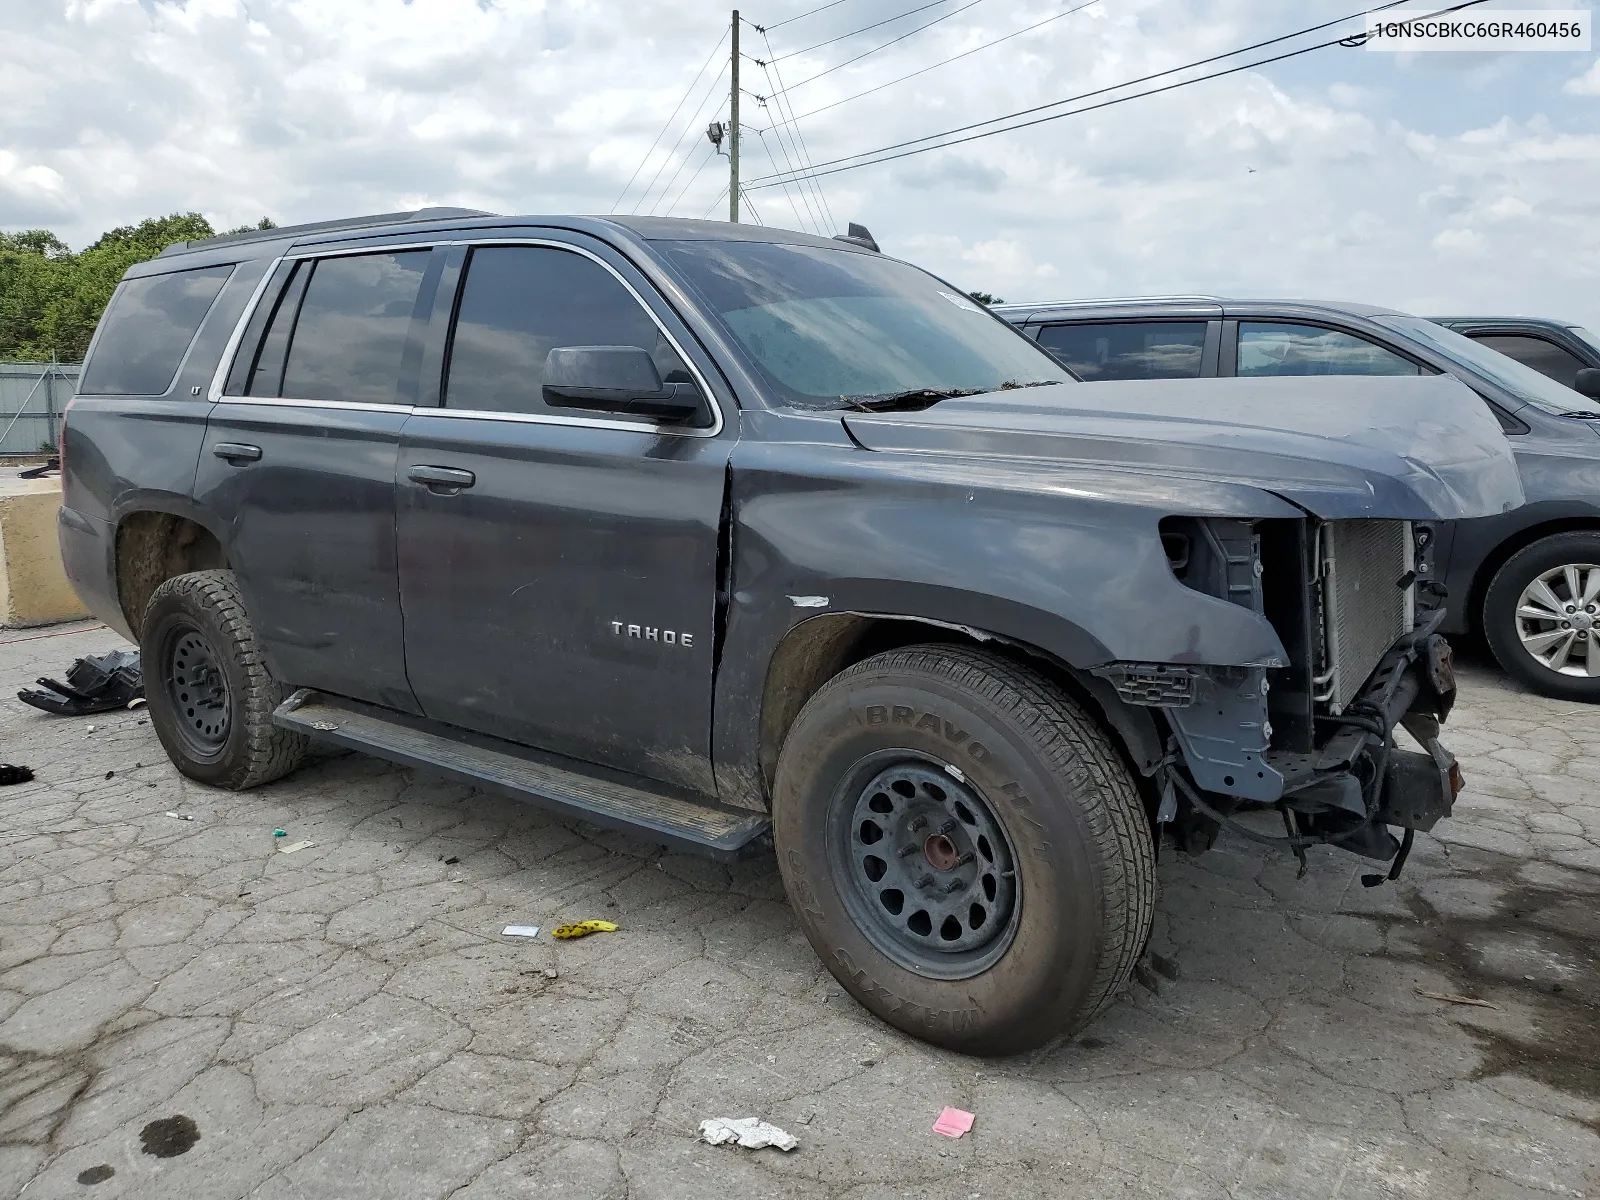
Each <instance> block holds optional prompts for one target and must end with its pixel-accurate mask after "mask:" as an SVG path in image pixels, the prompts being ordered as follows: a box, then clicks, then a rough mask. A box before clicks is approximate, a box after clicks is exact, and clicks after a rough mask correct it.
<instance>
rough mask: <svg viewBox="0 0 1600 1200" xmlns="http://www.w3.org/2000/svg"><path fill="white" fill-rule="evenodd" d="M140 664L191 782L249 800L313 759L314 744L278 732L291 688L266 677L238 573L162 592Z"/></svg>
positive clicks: (208, 575) (198, 578) (167, 743)
mask: <svg viewBox="0 0 1600 1200" xmlns="http://www.w3.org/2000/svg"><path fill="white" fill-rule="evenodd" d="M139 660H140V664H141V666H142V667H143V670H144V681H145V699H146V701H147V703H148V705H149V708H150V723H151V724H152V725H153V726H155V731H156V736H157V737H158V738H160V739H161V745H162V747H163V748H164V749H165V750H166V752H167V757H168V758H170V759H171V760H172V763H173V765H174V766H176V767H177V768H178V770H180V771H181V772H183V773H184V774H185V775H187V776H188V777H189V778H190V779H193V780H196V781H198V782H200V783H206V784H210V785H212V786H213V787H221V788H229V789H231V790H233V791H243V790H245V789H246V788H252V787H256V786H257V785H259V784H263V783H269V782H271V781H272V780H274V779H277V778H279V777H280V776H283V775H287V774H288V773H289V772H290V771H292V770H294V769H295V767H297V766H299V765H300V761H301V760H302V759H303V758H304V757H305V753H306V745H307V739H306V738H305V737H304V736H303V735H302V734H298V733H293V732H291V731H289V730H286V729H279V728H278V727H277V726H276V725H274V724H273V723H272V710H273V709H275V708H277V706H278V705H279V704H281V703H282V702H283V699H284V697H285V696H286V695H287V689H286V688H285V687H284V686H283V685H282V684H280V683H278V681H277V680H275V679H273V677H272V676H271V674H270V673H268V671H267V666H266V659H265V657H264V655H263V654H262V651H261V643H260V642H259V641H257V640H256V635H255V630H254V628H253V627H252V626H251V624H250V618H249V617H248V616H246V615H245V611H244V603H243V601H242V600H241V599H240V598H239V585H238V581H237V579H235V577H234V574H233V572H232V571H196V572H194V573H193V574H189V575H179V576H176V577H175V578H172V579H169V580H167V581H166V582H165V583H163V584H162V585H161V586H160V587H158V588H156V590H155V594H154V595H152V596H151V597H150V603H149V605H148V607H146V609H145V616H144V627H143V629H142V631H141V634H140V638H139Z"/></svg>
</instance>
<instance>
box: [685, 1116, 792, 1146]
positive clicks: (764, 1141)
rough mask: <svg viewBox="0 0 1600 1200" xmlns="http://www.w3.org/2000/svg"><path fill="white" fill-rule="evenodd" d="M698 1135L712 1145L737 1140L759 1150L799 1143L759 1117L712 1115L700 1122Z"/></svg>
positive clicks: (740, 1143) (742, 1144)
mask: <svg viewBox="0 0 1600 1200" xmlns="http://www.w3.org/2000/svg"><path fill="white" fill-rule="evenodd" d="M700 1137H701V1139H702V1140H704V1141H707V1142H710V1143H711V1144H712V1145H713V1146H721V1145H723V1144H724V1143H726V1142H738V1143H739V1145H741V1146H743V1147H744V1148H745V1149H746V1150H760V1149H762V1148H763V1147H765V1146H776V1147H777V1148H778V1149H779V1150H786V1151H787V1150H793V1149H794V1148H795V1147H796V1146H798V1145H799V1144H800V1143H799V1142H797V1141H795V1139H794V1137H793V1136H792V1135H791V1134H787V1133H785V1132H784V1131H783V1130H781V1129H779V1128H778V1127H777V1126H776V1125H768V1124H767V1123H766V1122H765V1121H763V1120H762V1119H761V1118H760V1117H712V1118H711V1119H710V1120H708V1121H701V1122H700Z"/></svg>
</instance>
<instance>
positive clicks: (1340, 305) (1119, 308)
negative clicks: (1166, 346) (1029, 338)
mask: <svg viewBox="0 0 1600 1200" xmlns="http://www.w3.org/2000/svg"><path fill="white" fill-rule="evenodd" d="M994 311H995V312H998V313H1000V314H1001V315H1002V316H1004V317H1006V318H1007V319H1008V320H1012V321H1016V320H1021V319H1025V318H1028V317H1036V316H1047V315H1048V316H1056V315H1060V316H1085V315H1090V314H1099V313H1127V314H1130V315H1131V314H1134V313H1138V314H1143V315H1146V316H1149V315H1152V314H1159V315H1170V316H1230V315H1232V314H1234V313H1236V312H1266V313H1282V314H1284V315H1286V316H1287V315H1291V314H1292V315H1297V316H1313V315H1315V314H1317V313H1319V312H1320V313H1326V314H1331V315H1336V316H1345V317H1377V316H1385V315H1393V316H1401V315H1404V314H1402V313H1400V312H1399V311H1398V310H1396V309H1393V308H1384V307H1380V306H1377V305H1373V304H1358V303H1355V302H1354V301H1345V300H1293V299H1283V298H1279V299H1275V300H1254V299H1238V298H1233V297H1224V296H1113V297H1106V298H1103V299H1091V300H1056V301H1050V302H1046V303H1038V304H999V305H996V306H995V309H994Z"/></svg>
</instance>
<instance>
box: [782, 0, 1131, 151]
mask: <svg viewBox="0 0 1600 1200" xmlns="http://www.w3.org/2000/svg"><path fill="white" fill-rule="evenodd" d="M1099 3H1100V0H1088V2H1087V3H1085V4H1080V5H1078V7H1077V8H1069V9H1066V10H1065V11H1063V12H1058V13H1056V14H1055V16H1053V17H1046V18H1045V19H1044V20H1042V21H1035V22H1034V23H1033V24H1032V25H1029V26H1027V27H1025V28H1023V29H1018V30H1016V31H1015V32H1013V33H1008V34H1006V35H1005V36H1004V37H998V38H995V39H994V41H992V42H984V43H983V45H981V46H974V47H973V48H972V49H970V50H963V51H962V52H961V53H960V54H952V55H951V56H950V57H949V58H941V59H940V60H939V61H938V62H936V63H931V64H930V65H928V66H926V67H920V68H918V69H917V70H915V71H912V72H911V73H910V74H909V75H902V76H900V78H898V79H891V80H889V82H887V83H880V84H878V86H877V87H869V88H868V89H867V90H866V91H864V92H857V93H856V94H855V95H853V96H846V97H845V98H844V99H843V100H835V101H833V102H832V103H829V104H824V105H822V106H821V107H820V108H813V109H810V110H809V111H807V112H803V113H801V114H800V116H798V117H796V118H795V120H797V121H798V120H800V119H802V118H804V117H814V116H816V115H817V114H818V113H821V112H827V111H828V110H829V109H830V108H838V107H839V105H841V104H848V103H849V102H850V101H851V100H859V99H861V97H863V96H870V95H872V93H873V92H881V91H883V89H884V88H887V87H893V86H894V85H895V84H897V83H904V82H905V81H906V80H908V79H915V78H916V77H917V76H918V75H926V74H927V73H928V72H929V71H932V70H936V69H937V68H939V67H943V66H948V65H949V64H950V63H953V62H956V61H957V60H959V59H963V58H966V57H967V56H968V55H970V54H976V53H978V51H980V50H987V49H989V48H990V47H991V46H998V45H999V44H1000V43H1001V42H1009V41H1010V40H1011V39H1012V38H1014V37H1021V36H1022V35H1023V34H1025V33H1032V32H1033V31H1034V30H1035V29H1038V28H1040V27H1041V26H1044V25H1048V24H1050V22H1052V21H1059V20H1061V18H1062V17H1070V16H1071V15H1072V14H1073V13H1075V12H1082V11H1083V10H1084V9H1086V8H1091V7H1093V6H1094V5H1096V4H1099Z"/></svg>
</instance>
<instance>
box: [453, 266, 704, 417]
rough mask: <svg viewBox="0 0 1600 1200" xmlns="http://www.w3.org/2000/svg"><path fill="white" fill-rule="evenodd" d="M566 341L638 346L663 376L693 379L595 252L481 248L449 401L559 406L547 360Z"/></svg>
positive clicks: (464, 297) (468, 287)
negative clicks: (549, 396)
mask: <svg viewBox="0 0 1600 1200" xmlns="http://www.w3.org/2000/svg"><path fill="white" fill-rule="evenodd" d="M558 346H638V347H640V348H642V349H644V350H648V351H649V352H650V355H651V357H652V358H654V359H655V363H656V370H658V371H659V372H660V373H661V378H662V380H663V381H664V382H666V383H691V382H693V380H692V378H691V376H690V375H689V373H688V371H687V370H686V369H685V368H684V365H683V361H682V360H681V359H680V358H679V357H678V355H677V353H676V352H675V351H674V350H673V349H672V346H671V343H669V342H668V341H667V340H666V338H665V337H664V336H662V333H661V331H660V329H659V328H657V326H656V323H655V322H654V321H653V320H651V318H650V315H649V314H648V313H647V312H645V310H644V309H643V308H642V307H640V304H639V302H638V301H637V300H635V299H634V298H633V294H632V293H631V292H629V291H628V289H627V288H625V287H623V286H622V284H621V283H619V282H618V281H617V278H616V276H614V275H612V274H611V272H610V271H608V270H606V269H605V268H604V267H602V266H601V265H600V264H599V263H597V262H595V261H594V260H593V259H590V258H585V257H584V256H583V255H581V254H575V253H573V252H572V251H570V250H557V249H553V248H551V247H549V246H486V247H484V248H483V249H480V250H474V251H473V252H472V257H471V258H470V259H469V260H468V262H467V278H466V284H465V286H464V287H463V288H462V291H461V303H460V304H459V306H458V307H457V311H456V327H455V336H454V338H453V340H452V342H451V349H450V375H449V381H448V386H447V388H446V391H445V403H446V404H447V405H449V406H450V407H451V408H466V409H482V410H487V411H490V412H541V411H542V412H548V411H550V410H549V409H548V407H547V406H546V405H545V403H544V399H543V394H542V389H543V387H544V363H545V359H546V358H547V357H548V356H549V354H550V351H551V350H553V349H555V348H556V347H558Z"/></svg>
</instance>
